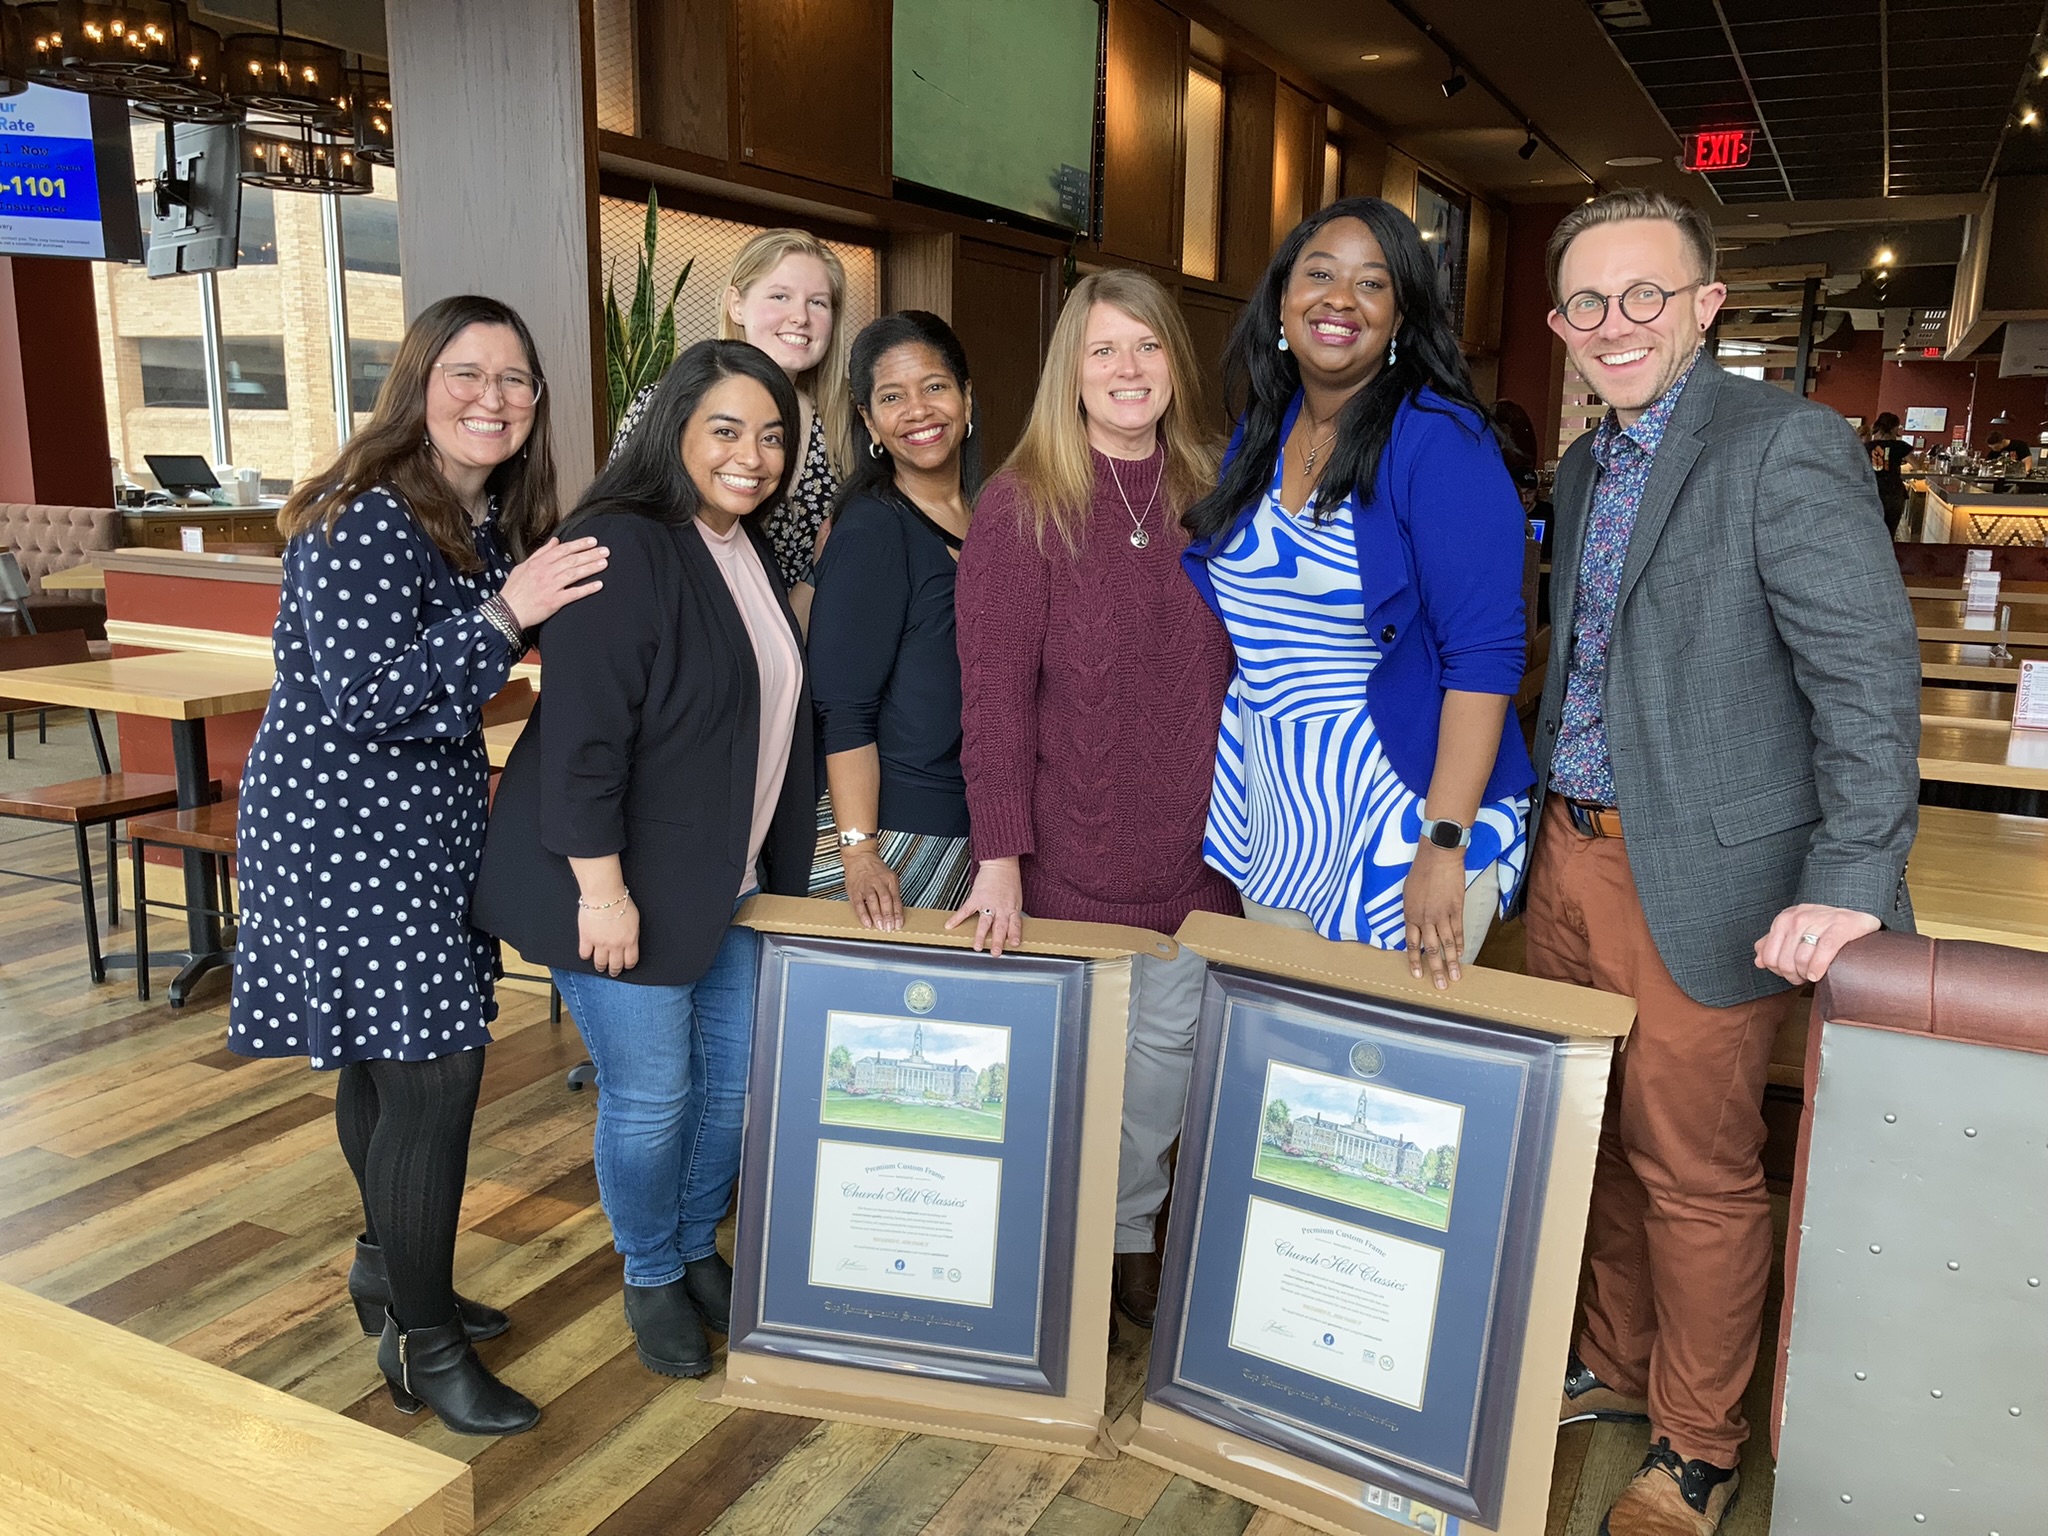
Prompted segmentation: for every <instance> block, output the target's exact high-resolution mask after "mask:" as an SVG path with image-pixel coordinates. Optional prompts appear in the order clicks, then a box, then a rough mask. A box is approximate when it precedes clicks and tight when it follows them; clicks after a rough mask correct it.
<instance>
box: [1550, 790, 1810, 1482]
mask: <svg viewBox="0 0 2048 1536" xmlns="http://www.w3.org/2000/svg"><path fill="white" fill-rule="evenodd" d="M1526 923H1527V940H1528V965H1529V970H1530V973H1531V974H1532V975H1536V976H1543V977H1547V978H1549V979H1551V980H1553V981H1568V982H1573V983H1576V984H1577V985H1579V986H1583V987H1596V988H1598V989H1599V990H1600V991H1602V992H1619V993H1621V994H1623V995H1624V996H1628V997H1633V998H1634V999H1635V1000H1636V1024H1635V1030H1634V1032H1633V1033H1632V1034H1630V1036H1629V1038H1628V1042H1627V1045H1626V1047H1625V1048H1624V1049H1623V1050H1622V1052H1621V1053H1620V1054H1618V1055H1617V1056H1616V1057H1615V1059H1614V1072H1613V1076H1612V1078H1611V1079H1610V1081H1609V1084H1608V1092H1607V1115H1606V1120H1605V1123H1604V1124H1603V1125H1602V1127H1601V1132H1600V1155H1599V1160H1598V1162H1597V1164H1596V1165H1595V1168H1594V1173H1593V1208H1592V1213H1591V1216H1590V1218H1589V1219H1588V1223H1587V1227H1586V1273H1585V1279H1584V1282H1583V1286H1582V1290H1581V1294H1580V1298H1579V1299H1580V1304H1581V1308H1582V1310H1583V1312H1584V1314H1585V1322H1584V1328H1583V1331H1582V1332H1581V1334H1580V1335H1579V1339H1578V1352H1579V1358H1580V1359H1582V1360H1584V1361H1585V1362H1586V1364H1587V1365H1589V1366H1591V1367H1592V1368H1593V1370H1594V1372H1595V1373H1596V1374H1597V1375H1598V1376H1599V1377H1600V1378H1601V1380H1603V1381H1605V1382H1606V1383H1607V1384H1608V1385H1609V1386H1611V1387H1613V1388H1614V1389H1615V1390H1616V1391H1618V1392H1623V1393H1626V1394H1628V1395H1629V1396H1631V1397H1642V1396H1646V1397H1648V1398H1649V1400H1650V1422H1651V1431H1650V1432H1651V1434H1652V1435H1653V1436H1656V1435H1668V1436H1669V1437H1670V1439H1671V1445H1672V1448H1673V1449H1674V1450H1676V1451H1677V1452H1678V1453H1679V1454H1680V1455H1681V1456H1684V1457H1686V1458H1688V1459H1692V1458H1697V1459H1699V1460H1701V1461H1706V1462H1711V1463H1713V1464H1714V1465H1715V1466H1722V1467H1732V1466H1734V1465H1735V1463H1736V1461H1737V1459H1738V1456H1737V1453H1738V1451H1739V1450H1740V1448H1741V1446H1742V1442H1743V1441H1744V1440H1745V1439H1747V1438H1748V1436H1749V1426H1748V1425H1747V1424H1745V1423H1744V1422H1743V1417H1742V1394H1743V1392H1744V1390H1745V1389H1746V1388H1747V1387H1748V1386H1749V1378H1750V1373H1751V1372H1752V1371H1754V1370H1755V1368H1756V1356H1757V1343H1758V1338H1759V1335H1760V1333H1761V1330H1762V1326H1763V1308H1764V1289H1765V1286H1766V1285H1767V1284H1768V1282H1769V1278H1770V1267H1771V1205H1770V1197H1769V1195H1768V1194H1767V1193H1766V1191H1765V1189H1764V1171H1763V1147H1764V1121H1763V1097H1764V1086H1765V1081H1766V1074H1767V1073H1768V1071H1769V1067H1770V1059H1771V1045H1772V1042H1773V1040H1774V1039H1775V1037H1776V1034H1777V1026H1778V1021H1779V1020H1780V1019H1781V1018H1782V1017H1783V1016H1784V1012H1785V998H1784V996H1783V994H1776V995H1773V996H1771V997H1767V998H1764V999H1762V1000H1760V1001H1758V1002H1754V1003H1744V1004H1740V1005H1738V1006H1736V1007H1733V1008H1710V1007H1708V1006H1707V1005H1706V1004H1704V1003H1698V1002H1695V1001H1693V999H1692V998H1690V997H1688V996H1686V994H1685V993H1684V992H1682V991H1681V990H1679V987H1678V983H1676V982H1675V981H1673V980H1672V979H1671V973H1670V972H1669V971H1667V970H1665V968H1664V962H1663V960H1662V959H1660V958H1659V957H1658V954H1657V946H1656V944H1655V942H1654V941H1653V940H1652V939H1651V937H1650V929H1649V925H1648V923H1647V922H1645V920H1644V918H1643V907H1642V902H1641V900H1640V899H1639V898H1638V896H1637V895H1636V884H1635V877H1634V876H1633V875H1632V874H1630V872H1629V867H1628V855H1627V852H1626V851H1625V849H1624V848H1623V845H1622V842H1621V839H1619V838H1595V837H1584V836H1581V835H1580V834H1579V832H1578V831H1577V830H1576V829H1574V828H1573V826H1572V824H1571V818H1570V816H1569V815H1568V814H1567V813H1566V811H1565V807H1564V802H1563V800H1562V799H1561V798H1560V797H1557V796H1552V797H1551V798H1550V800H1549V802H1548V803H1547V804H1546V805H1545V807H1544V815H1543V824H1542V827H1541V830H1540V833H1539V835H1538V837H1537V841H1536V850H1535V856H1534V860H1533V863H1532V865H1531V868H1530V872H1529V900H1528V913H1527V919H1526ZM1759 937H1761V935H1759Z"/></svg>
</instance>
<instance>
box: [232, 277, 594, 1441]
mask: <svg viewBox="0 0 2048 1536" xmlns="http://www.w3.org/2000/svg"><path fill="white" fill-rule="evenodd" d="M556 518H557V506H556V500H555V472H554V462H553V459H552V458H551V456H550V454H549V448H548V401H547V398H546V389H545V385H544V382H543V379H542V375H541V372H540V361H539V359H538V357H536V356H535V354H534V349H533V340H532V337H531V336H530V335H529V334H528V332H527V329H526V326H525V323H524V322H523V321H521V320H520V318H519V316H518V315H517V314H516V313H514V312H513V311H512V310H511V309H509V308H507V307H506V306H505V305H503V304H500V303H498V302H497V301H496V300H493V299H484V298H475V297H461V298H451V299H444V300H442V301H441V302H440V303H438V304H436V305H434V306H433V307H432V308H430V309H428V310H427V311H426V312H425V313H424V314H422V315H421V316H420V317H419V319H418V320H416V321H414V322H413V324H412V326H411V327H410V328H409V329H408V330H407V332H406V335H405V340H404V341H403V342H402V343H401V344H400V346H399V349H398V356H397V357H396V359H395V360H394V361H393V363H392V369H391V374H390V376H389V378H388V379H387V380H386V381H385V384H384V387H383V390H382V391H381V393H380V394H379V395H378V398H377V410H376V413H375V415H374V416H373V418H372V420H371V421H370V423H369V425H368V426H367V427H366V428H364V429H363V431H361V432H360V433H358V434H357V435H356V436H355V437H354V438H353V439H352V440H351V441H350V442H349V444H348V445H347V446H346V447H345V448H344V449H343V450H342V452H341V454H340V455H339V456H338V457H337V459H336V460H335V462H334V464H333V465H332V466H331V467H330V468H329V469H328V470H326V471H325V472H324V473H323V474H320V475H317V476H315V477H314V478H313V479H312V480H310V481H308V482H307V483H305V484H304V485H302V486H301V487H300V488H299V490H298V491H297V492H296V493H295V494H294V495H293V497H292V499H291V500H290V501H289V502H288V503H287V504H286V505H285V509H284V511H283V512H282V513H281V514H280V515H279V518H278V524H279V527H280V528H281V529H282V531H283V532H284V533H285V535H286V536H287V538H288V539H289V540H290V542H289V544H288V545H287V546H286V549H285V555H284V582H283V588H282V591H281V592H280V594H279V601H278V611H277V625H276V627H275V629H274V630H273V631H272V640H273V644H274V646H275V650H276V656H277V683H276V686H275V687H274V688H273V689H272V690H271V695H270V704H269V707H268V708H267V709H266V710H265V711H264V715H263V724H262V727H261V729H260V730H259V731H258V732H257V735H256V741H255V745H254V746H253V747H252V748H251V750H250V754H249V760H248V764H247V766H246V767H245V768H244V770H243V776H242V788H241V809H240V813H239V818H238V825H237V828H236V834H237V835H236V852H237V860H236V862H237V865H238V868H239V873H240V881H241V896H242V923H241V928H240V932H239V935H238V938H237V941H236V946H235V982H234V998H233V1003H232V1006H231V1009H230V1013H229V1024H228V1045H229V1047H230V1048H231V1049H233V1050H235V1051H238V1052H241V1053H242V1054H244V1055H248V1056H305V1057H307V1058H308V1060H309V1061H310V1062H311V1064H312V1065H313V1066H315V1067H318V1068H334V1069H338V1072H339V1081H338V1083H337V1085H336V1092H335V1124H336V1128H337V1130H338V1133H339V1135H340V1140H341V1147H342V1154H343V1156H344V1157H345V1158H346V1159H347V1161H348V1165H349V1168H350V1171H351V1172H353V1173H354V1175H355V1178H356V1183H357V1186H358V1188H359V1189H360V1191H361V1194H362V1201H363V1219H364V1227H365V1230H364V1234H363V1237H362V1240H361V1241H360V1242H359V1243H358V1244H357V1247H356V1263H355V1267H354V1268H353V1269H352V1270H351V1271H350V1273H349V1291H350V1294H351V1296H352V1297H353V1298H354V1301H355V1304H356V1308H357V1312H358V1315H359V1317H360V1319H361V1321H362V1323H363V1327H364V1331H365V1332H366V1333H378V1334H381V1342H380V1345H379V1349H378V1362H379V1364H380V1365H381V1366H382V1367H383V1369H384V1374H385V1375H386V1377H388V1378H389V1379H390V1382H391V1391H392V1396H393V1398H394V1399H395V1400H396V1401H397V1403H398V1406H399V1407H400V1408H401V1409H404V1410H405V1411H406V1412H416V1411H417V1410H418V1408H419V1406H420V1404H421V1402H423V1401H424V1402H426V1403H429V1404H431V1405H432V1406H433V1407H434V1409H435V1411H436V1412H437V1413H439V1414H440V1416H441V1418H442V1420H443V1422H445V1423H446V1424H447V1425H448V1426H449V1427H450V1428H452V1429H456V1430H459V1431H463V1432H465V1433H473V1434H506V1433H513V1432H516V1431H518V1430H521V1429H527V1428H530V1427H531V1426H532V1425H533V1423H534V1422H535V1421H536V1420H537V1419H538V1418H539V1413H540V1410H539V1409H537V1408H535V1407H534V1405H533V1404H532V1403H530V1402H528V1401H527V1400H526V1399H525V1398H524V1397H522V1396H520V1395H519V1394H518V1393H517V1392H514V1391H513V1390H512V1389H511V1388H509V1387H507V1386H505V1385H504V1384H503V1383H502V1382H500V1381H498V1380H497V1379H496V1378H495V1377H493V1376H492V1375H491V1374H490V1373H489V1372H488V1371H486V1370H485V1369H484V1367H483V1365H482V1363H481V1362H480V1361H478V1359H477V1358H476V1354H475V1351H474V1350H473V1349H472V1348H471V1347H470V1341H471V1340H472V1339H473V1338H478V1337H489V1336H490V1335H492V1334H495V1333H501V1332H503V1331H504V1329H505V1328H506V1327H507V1326H508V1323H507V1320H506V1318H505V1315H504V1314H503V1313H502V1312H498V1311H496V1310H494V1309H493V1308H490V1307H486V1306H483V1305H482V1304H480V1303H477V1302H472V1301H467V1300H464V1299H462V1298H460V1297H458V1296H456V1294H455V1289H454V1278H453V1275H454V1261H455V1229H456V1223H457V1219H458V1217H459V1215H460V1212H461V1205H462V1187H463V1183H464V1180H465V1177H466V1175H467V1170H468V1160H469V1131H470V1121H471V1118H472V1117H473V1115H474V1114H475V1111H476V1102H477V1090H478V1087H479V1085H480V1083H481V1081H482V1077H483V1047H484V1046H485V1045H486V1044H488V1043H489V1041H490V1032H489V1030H488V1029H487V1027H486V1025H487V1023H488V1021H489V1020H490V1019H491V1018H492V1017H493V1016H494V1015H495V1014H496V1012H497V1009H496V1006H495V1005H494V1003H493V1002H492V998H491V981H492V975H493V972H494V970H495V968H496V967H495V959H494V956H495V947H494V946H493V944H492V943H491V941H490V940H489V939H487V938H486V937H485V936H484V935H483V934H481V933H479V932H477V931H476V930H475V929H473V928H472V927H471V926H470V923H469V903H470V894H471V890H472V888H473V886H474V885H475V882H476V871H477V862H478V858H479V856H480V853H481V850H482V847H483V833H484V818H485V813H486V810H487V806H488V775H489V771H488V768H487V765H486V763H485V760H484V748H483V733H482V721H481V711H482V709H483V706H484V703H485V701H486V700H488V699H489V698H490V697H491V695H493V694H494V693H496V692H497V691H498V690H499V689H500V688H501V687H503V686H504V684H505V680H506V677H507V675H508V674H509V673H510V671H511V668H512V665H513V663H514V662H516V661H518V659H519V658H520V656H521V655H523V654H524V652H525V650H526V642H525V638H524V635H525V632H526V631H527V630H530V629H532V628H533V627H534V626H536V625H538V624H539V623H540V622H541V621H542V620H543V619H545V618H547V617H548V616H549V615H550V614H552V613H554V612H555V611H556V610H557V609H558V608H560V607H561V606H562V605H563V604H565V603H568V602H573V601H575V600H576V599H577V598H579V597H582V596H584V595H586V594H587V593H590V592H594V591H596V590H597V589H598V586H599V585H600V583H599V582H597V581H596V580H595V579H594V578H595V577H596V575H597V573H598V572H599V571H601V570H602V569H603V567H604V563H605V551H604V550H602V549H601V548H599V547H597V542H596V540H594V539H580V540H575V541H572V542H570V543H567V544H564V543H560V542H558V541H554V540H550V539H548V537H547V535H548V530H549V529H550V528H552V527H553V525H554V523H555V521H556ZM529 550H531V551H532V553H531V554H528V553H527V552H528V551H529ZM522 556H524V557H525V558H524V559H522V558H521V557H522ZM514 561H519V562H520V563H518V564H516V565H515V564H514V563H513V562H514Z"/></svg>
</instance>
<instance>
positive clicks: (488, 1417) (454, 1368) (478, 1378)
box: [377, 1311, 540, 1435]
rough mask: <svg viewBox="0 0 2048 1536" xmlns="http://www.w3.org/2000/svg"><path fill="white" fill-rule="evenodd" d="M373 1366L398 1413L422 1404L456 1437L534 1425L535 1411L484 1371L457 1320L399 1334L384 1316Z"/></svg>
mask: <svg viewBox="0 0 2048 1536" xmlns="http://www.w3.org/2000/svg"><path fill="white" fill-rule="evenodd" d="M377 1366H378V1369H380V1370H382V1371H383V1372H384V1380H385V1382H386V1384H387V1385H389V1386H390V1388H391V1401H392V1402H393V1403H395V1404H396V1405H397V1407H398V1411H399V1412H400V1413H418V1412H419V1411H420V1405H421V1404H422V1403H425V1404H426V1405H427V1406H428V1407H430V1408H432V1409H433V1410H434V1412H435V1413H436V1414H438V1415H439V1416H440V1419H441V1422H442V1423H443V1424H445V1425H447V1426H448V1427H449V1428H450V1429H452V1430H454V1431H455V1432H456V1433H457V1434H458V1435H516V1434H518V1433H519V1432H520V1431H521V1430H527V1429H531V1428H533V1426H534V1425H536V1424H538V1423H539V1422H540V1409H539V1408H538V1407H536V1406H535V1405H534V1404H533V1403H532V1402H531V1401H530V1400H529V1399H527V1398H526V1397H524V1396H523V1395H521V1394H520V1393H518V1392H515V1391H513V1390H512V1388H510V1387H508V1386H506V1385H505V1383H503V1382H502V1381H500V1380H498V1378H497V1377H495V1376H493V1375H492V1374H491V1373H490V1372H489V1371H488V1370H486V1369H485V1368H484V1363H483V1361H481V1360H479V1359H478V1358H477V1356H476V1350H475V1349H474V1348H473V1347H471V1345H470V1342H469V1335H468V1334H466V1333H464V1332H463V1331H462V1322H461V1320H460V1319H459V1318H453V1317H451V1318H449V1319H448V1321H447V1322H445V1323H443V1324H442V1325H441V1326H440V1327H438V1328H412V1329H407V1330H405V1331H403V1332H401V1331H400V1330H399V1327H398V1319H397V1318H395V1317H393V1316H392V1315H391V1313H390V1312H389V1311H386V1312H385V1314H384V1336H383V1338H382V1339H380V1340H379V1341H378V1343H377Z"/></svg>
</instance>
